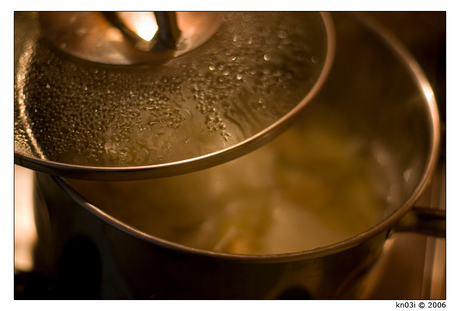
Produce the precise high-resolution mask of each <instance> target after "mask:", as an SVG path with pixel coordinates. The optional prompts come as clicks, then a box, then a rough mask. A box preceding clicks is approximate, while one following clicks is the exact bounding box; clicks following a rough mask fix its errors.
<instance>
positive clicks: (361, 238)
mask: <svg viewBox="0 0 460 311" xmlns="http://www.w3.org/2000/svg"><path fill="white" fill-rule="evenodd" d="M353 16H355V17H356V18H357V20H358V21H360V22H362V23H364V24H365V25H366V26H368V27H369V28H370V29H372V30H373V31H374V32H376V33H377V34H378V35H380V36H381V37H382V38H383V39H384V40H385V41H386V42H387V43H388V44H389V46H390V47H391V48H392V49H393V50H394V52H395V54H396V55H397V56H399V57H400V58H401V60H402V62H403V64H405V65H406V66H407V67H408V70H409V71H410V72H411V73H412V76H413V78H414V81H415V82H417V85H418V87H419V89H420V91H421V92H422V93H423V94H424V98H425V101H426V104H427V106H428V107H427V108H428V110H429V112H430V118H431V119H430V120H431V122H430V130H431V148H430V153H429V156H428V161H427V163H426V165H425V170H424V173H423V175H422V177H421V178H420V181H419V183H418V184H417V186H416V187H415V189H414V190H413V191H412V192H411V194H410V195H409V196H408V198H407V200H406V201H405V202H404V203H402V204H401V206H400V207H399V208H397V209H396V210H395V211H394V212H392V213H391V214H390V215H388V216H387V217H386V218H385V219H383V220H382V221H381V222H380V223H378V224H376V225H374V226H372V227H370V228H369V229H367V230H366V231H364V232H362V233H360V234H358V235H355V236H353V237H351V238H348V239H345V240H343V241H341V242H338V243H334V244H330V245H327V246H322V247H318V248H314V249H310V250H305V251H300V252H295V253H284V254H266V255H242V254H228V253H218V252H212V251H207V250H201V249H196V248H192V247H188V246H184V245H181V244H178V243H174V242H170V241H167V240H164V239H160V238H156V237H154V236H152V235H149V234H146V233H144V232H142V231H140V230H138V229H135V228H134V227H131V226H129V225H127V224H125V223H123V222H121V221H119V220H118V219H116V218H114V217H112V216H110V215H109V214H107V213H105V212H103V211H102V210H99V209H98V208H97V207H96V206H94V205H93V204H91V203H89V202H87V201H86V200H85V199H83V198H82V197H81V196H80V195H79V194H78V193H76V191H75V190H73V189H72V188H71V187H70V186H69V185H68V184H67V183H66V182H65V181H64V180H63V179H62V178H61V177H58V176H51V177H52V178H53V179H54V181H55V182H56V183H57V184H58V185H59V186H60V187H61V188H63V189H64V191H66V192H67V193H68V194H69V195H70V196H71V198H72V199H74V200H75V201H76V202H77V203H79V204H80V205H81V206H83V207H84V208H86V209H87V210H88V211H89V212H91V213H93V214H94V215H96V216H97V217H99V218H101V219H102V220H104V221H106V222H108V223H109V224H110V225H112V226H114V227H116V228H118V229H120V230H122V231H124V232H125V233H127V234H130V235H132V236H134V237H137V238H140V239H142V240H144V241H147V242H149V243H152V244H155V245H156V246H159V247H162V248H166V249H170V250H174V251H175V252H181V253H186V254H188V255H195V256H204V257H209V258H215V259H224V260H231V261H239V262H246V263H249V262H250V263H275V262H290V261H298V260H303V259H312V258H317V257H322V256H326V255H330V254H334V253H338V252H341V251H344V250H346V249H349V248H352V247H354V246H356V245H359V244H361V243H363V242H366V241H368V240H370V239H371V238H373V237H375V236H377V235H379V234H381V233H384V232H385V231H389V230H390V229H391V228H392V227H393V226H395V225H396V224H397V222H398V221H399V220H400V219H401V218H402V217H403V216H404V215H405V214H406V213H407V212H408V211H409V210H410V209H411V208H412V206H413V205H414V204H415V203H416V201H417V199H418V198H419V197H420V195H421V194H422V193H423V191H424V190H425V188H426V187H427V186H428V184H429V183H430V181H431V177H432V175H433V173H434V169H435V167H436V163H437V159H438V154H439V144H440V121H439V114H438V108H437V104H436V100H435V97H434V93H433V91H432V88H431V86H430V84H429V82H428V80H427V78H426V76H425V74H424V73H423V71H422V69H421V68H420V66H419V64H418V63H417V61H416V60H415V59H414V58H413V56H412V55H411V54H410V53H409V52H408V51H407V50H406V48H405V47H404V46H403V45H402V44H401V43H400V42H399V41H398V40H397V39H396V38H395V37H394V36H393V35H392V34H391V33H390V32H389V31H387V30H386V29H384V28H383V27H382V26H381V25H380V24H378V23H377V22H375V21H373V20H370V19H369V18H368V17H365V16H364V15H363V14H356V13H355V14H353Z"/></svg>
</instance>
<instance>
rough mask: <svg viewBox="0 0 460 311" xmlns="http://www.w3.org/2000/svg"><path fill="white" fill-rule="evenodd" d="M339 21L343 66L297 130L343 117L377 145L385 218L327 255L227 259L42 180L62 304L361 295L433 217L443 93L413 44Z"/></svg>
mask: <svg viewBox="0 0 460 311" xmlns="http://www.w3.org/2000/svg"><path fill="white" fill-rule="evenodd" d="M333 20H334V23H335V26H336V32H337V50H336V51H337V52H336V60H335V63H334V65H333V67H332V69H331V72H330V76H329V78H328V80H327V82H326V84H325V86H324V88H323V90H322V91H321V93H320V94H319V96H318V98H317V99H316V100H315V101H314V102H312V103H311V104H310V106H308V107H307V108H306V109H305V110H304V113H303V114H302V115H300V116H299V119H298V120H297V121H296V122H297V123H296V124H295V125H294V126H295V127H300V128H301V127H302V124H306V123H307V122H313V121H315V119H316V118H320V119H324V120H327V118H328V116H330V117H331V118H332V116H333V115H341V116H344V119H345V120H347V126H348V128H349V129H350V130H351V132H353V133H356V135H359V136H360V137H363V138H364V139H365V147H366V149H367V150H369V151H370V152H372V153H373V154H374V155H375V157H376V158H377V160H378V161H379V162H380V163H381V164H382V165H388V167H389V168H390V170H391V173H389V174H388V175H389V178H388V187H387V189H386V190H385V191H386V195H387V197H388V198H390V199H389V201H388V204H387V208H386V210H385V212H384V214H383V216H382V217H381V219H380V220H379V222H378V223H376V224H375V225H374V226H371V227H370V228H368V229H367V230H364V231H363V232H360V233H359V234H356V235H355V236H353V237H351V238H348V239H345V240H343V241H340V242H337V243H334V244H331V245H324V246H322V247H319V248H315V249H310V250H305V251H300V252H295V253H286V254H275V255H236V254H224V253H218V252H211V251H204V250H199V249H193V248H190V247H186V246H182V245H178V244H176V243H172V242H169V241H165V240H163V239H159V238H156V237H154V236H151V235H149V234H146V233H144V232H142V231H140V230H138V229H135V228H133V227H131V226H129V225H127V224H126V223H124V222H123V220H120V219H116V218H114V217H112V216H110V215H108V214H106V213H105V212H103V211H101V210H100V209H98V208H97V207H96V206H93V205H92V204H90V203H89V202H87V201H86V200H85V199H84V198H83V197H82V196H81V195H79V194H78V193H77V192H76V191H75V190H74V189H72V188H71V187H70V186H69V184H68V183H67V182H66V181H65V180H64V179H62V178H60V177H52V176H49V175H46V174H43V173H37V174H36V176H37V189H38V193H37V209H36V212H37V216H36V218H37V219H38V223H37V226H38V232H39V243H38V246H37V264H36V266H37V267H42V269H43V270H44V271H45V272H47V273H51V274H53V275H55V276H56V282H57V284H59V286H57V288H59V289H60V290H61V291H62V296H64V297H72V293H73V294H75V293H77V292H78V293H79V295H80V297H75V296H74V297H73V298H109V299H110V298H122V299H123V298H137V299H151V298H155V299H259V298H268V299H271V298H312V299H329V298H342V297H344V295H345V294H346V295H347V296H346V297H347V298H352V297H353V288H354V284H356V281H357V279H358V278H359V276H360V275H361V274H362V273H363V272H364V271H366V269H367V268H369V267H370V266H371V265H372V264H373V263H374V262H375V261H376V259H377V258H378V256H379V254H380V253H381V250H382V246H383V244H384V242H385V240H386V239H387V237H388V236H389V234H391V233H392V232H394V231H395V230H398V229H399V228H405V229H413V228H416V227H417V226H416V225H415V224H416V223H418V222H417V221H416V220H417V217H416V216H417V215H419V216H420V215H422V217H421V218H420V217H419V219H426V218H424V216H423V215H425V214H423V213H418V211H420V210H418V209H413V205H414V203H415V202H416V200H417V198H418V197H419V196H420V194H421V193H422V191H423V189H424V188H425V187H426V185H427V184H428V183H429V181H430V178H431V175H432V173H433V170H434V167H435V165H436V160H437V156H438V148H439V147H438V146H439V140H440V130H439V117H438V111H437V107H436V102H435V99H434V96H433V93H432V90H431V88H430V86H429V84H428V82H427V80H426V78H425V77H424V75H423V73H422V71H421V69H420V68H419V66H418V65H417V63H416V62H415V61H414V60H413V59H412V57H411V56H410V55H409V54H408V53H407V52H406V51H405V50H404V48H403V47H402V46H401V45H400V44H399V43H398V42H397V41H395V40H394V39H393V38H392V37H391V36H390V35H389V34H388V33H386V32H385V31H383V30H382V29H380V28H378V27H376V26H374V25H373V24H372V23H370V22H368V21H366V20H364V19H362V18H357V17H356V16H349V15H346V14H340V13H336V14H333ZM325 112H326V113H325ZM279 139H282V137H280V138H279ZM314 147H315V146H299V148H314ZM405 215H406V217H404V216H405ZM403 217H404V218H403ZM430 217H431V216H430ZM440 217H441V226H440V227H436V224H437V222H428V224H434V226H433V227H435V228H434V229H435V230H434V231H430V230H427V231H428V233H432V234H438V235H439V234H441V235H442V233H443V228H442V215H441V216H440ZM414 219H415V220H414ZM432 219H433V218H432ZM411 220H412V221H413V222H412V224H411ZM424 228H426V226H425V227H424ZM66 295H67V296H66Z"/></svg>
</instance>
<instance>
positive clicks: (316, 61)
mask: <svg viewBox="0 0 460 311" xmlns="http://www.w3.org/2000/svg"><path fill="white" fill-rule="evenodd" d="M311 62H312V63H313V64H317V63H318V62H319V58H318V56H316V55H313V56H312V57H311Z"/></svg>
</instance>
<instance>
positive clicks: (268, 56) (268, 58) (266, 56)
mask: <svg viewBox="0 0 460 311" xmlns="http://www.w3.org/2000/svg"><path fill="white" fill-rule="evenodd" d="M271 58H272V57H271V55H270V54H264V60H270V59H271Z"/></svg>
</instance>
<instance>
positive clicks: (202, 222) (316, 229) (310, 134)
mask: <svg viewBox="0 0 460 311" xmlns="http://www.w3.org/2000/svg"><path fill="white" fill-rule="evenodd" d="M307 113H308V112H307ZM376 173H377V176H376ZM376 177H377V178H376ZM67 181H68V182H69V183H70V184H71V185H72V186H73V187H74V188H75V189H76V190H77V192H79V193H80V194H81V195H82V196H83V197H84V198H86V199H87V200H88V201H89V202H91V203H92V204H94V205H95V206H97V207H98V208H100V209H101V210H103V211H104V212H106V213H108V214H110V215H112V216H114V217H115V218H117V219H119V220H121V221H122V222H124V223H126V224H127V225H129V226H132V227H134V228H136V229H139V230H141V231H143V232H145V233H148V234H151V235H152V236H155V237H158V238H161V239H165V240H168V241H171V242H175V243H178V244H182V245H186V246H189V247H193V248H198V249H204V250H209V251H215V252H224V253H237V254H280V253H290V252H298V251H304V250H309V249H314V248H317V247H321V246H326V245H330V244H333V243H336V242H339V241H342V240H344V239H347V238H350V237H352V236H354V235H356V234H359V233H361V232H364V231H365V230H366V229H368V228H370V227H371V226H373V225H375V224H377V223H378V222H379V220H381V219H382V216H383V214H384V210H385V207H386V206H387V204H388V203H387V198H386V194H385V192H384V191H380V190H379V189H387V187H386V186H383V185H381V184H380V185H379V183H382V182H385V168H384V167H381V164H379V162H378V161H377V160H376V159H375V158H374V157H373V156H372V154H371V153H370V152H369V148H368V146H367V145H366V140H364V139H361V138H360V137H358V136H355V135H352V134H351V132H349V131H348V128H347V126H346V124H345V123H344V122H341V121H340V119H333V120H330V121H329V122H324V120H319V121H315V120H310V121H309V122H298V123H296V124H295V125H294V126H293V127H291V128H290V129H288V130H287V131H286V132H285V133H284V134H282V135H281V136H280V137H278V138H277V139H275V140H274V141H272V142H271V143H269V144H267V145H266V146H264V147H262V148H259V149H258V150H256V151H254V152H252V153H250V154H248V155H246V156H243V157H241V158H239V159H236V160H233V161H231V162H228V163H226V164H223V165H219V166H216V167H213V168H210V169H207V170H203V171H199V172H194V173H191V174H186V175H180V176H174V177H167V178H160V179H154V180H146V181H129V182H125V181H124V182H96V181H82V180H70V179H68V180H67Z"/></svg>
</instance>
